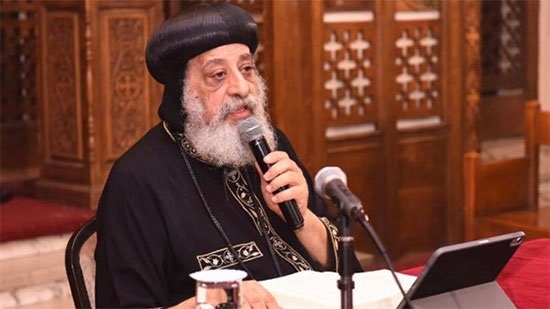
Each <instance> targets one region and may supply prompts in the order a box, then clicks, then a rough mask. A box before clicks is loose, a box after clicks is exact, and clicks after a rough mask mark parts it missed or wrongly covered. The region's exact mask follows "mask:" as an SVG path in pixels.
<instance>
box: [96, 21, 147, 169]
mask: <svg viewBox="0 0 550 309" xmlns="http://www.w3.org/2000/svg"><path fill="white" fill-rule="evenodd" d="M146 23H147V15H146V12H134V13H128V12H121V11H117V10H108V11H106V12H104V13H102V14H100V18H99V24H100V25H102V29H101V33H102V34H103V35H105V36H106V37H107V39H106V40H105V45H104V46H102V47H103V48H101V56H100V57H101V59H109V61H104V62H103V63H102V65H103V68H104V70H103V71H104V72H106V73H107V74H106V75H105V76H104V78H103V79H102V83H103V89H105V103H104V104H105V119H104V120H105V130H106V131H107V132H109V133H110V134H108V135H107V138H108V140H107V141H106V143H105V144H104V146H105V148H104V149H103V151H104V152H105V154H106V159H107V160H108V161H114V160H115V159H116V158H118V157H119V156H120V155H122V153H124V152H125V151H126V150H127V149H128V148H129V147H130V146H131V145H132V144H133V143H135V141H137V140H138V139H139V138H140V137H141V136H142V135H143V134H145V132H146V131H147V130H148V129H149V127H150V122H151V120H150V119H149V115H150V114H151V112H150V109H151V108H153V107H152V106H150V105H151V103H150V102H149V95H148V92H149V87H148V85H147V83H148V78H149V77H148V72H147V69H146V68H145V66H144V65H143V63H144V60H145V59H144V54H143V50H144V46H145V44H146V41H147V37H148V33H146V30H148V29H147V27H145V24H146Z"/></svg>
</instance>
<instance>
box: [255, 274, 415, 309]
mask: <svg viewBox="0 0 550 309" xmlns="http://www.w3.org/2000/svg"><path fill="white" fill-rule="evenodd" d="M396 275H397V278H398V279H399V282H401V286H402V287H403V289H404V290H405V292H406V291H407V290H408V289H409V288H410V286H411V285H412V284H413V282H414V280H415V279H416V277H415V276H409V275H405V274H400V273H396ZM339 279H340V275H339V274H338V273H335V272H317V271H302V272H297V273H294V274H291V275H288V276H284V277H280V278H275V279H270V280H264V281H260V283H261V284H262V285H263V286H264V287H265V288H266V289H267V290H268V291H269V292H271V293H272V294H273V296H274V297H275V299H277V302H278V303H279V305H280V306H281V307H283V308H284V309H308V308H311V309H313V308H315V309H325V308H326V309H336V308H340V298H341V296H340V295H341V291H340V289H338V286H337V281H338V280H339ZM353 281H354V282H355V288H354V289H353V308H354V309H364V308H368V309H373V308H375V309H376V308H380V309H386V308H392V309H393V308H395V307H397V305H399V302H400V301H401V299H402V298H403V295H402V294H401V291H400V290H399V287H398V286H397V283H396V282H395V280H394V278H393V276H392V275H391V272H390V271H389V270H387V269H382V270H376V271H368V272H361V273H356V274H353Z"/></svg>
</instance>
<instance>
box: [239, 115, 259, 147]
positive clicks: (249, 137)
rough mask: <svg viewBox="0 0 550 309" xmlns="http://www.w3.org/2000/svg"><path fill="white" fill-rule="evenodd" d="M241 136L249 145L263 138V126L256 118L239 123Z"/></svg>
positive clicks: (249, 118)
mask: <svg viewBox="0 0 550 309" xmlns="http://www.w3.org/2000/svg"><path fill="white" fill-rule="evenodd" d="M239 135H240V136H241V139H242V140H243V141H245V142H247V143H249V142H251V141H253V140H257V139H260V138H262V136H263V134H262V125H261V124H260V121H259V120H258V119H256V117H248V118H246V119H244V120H241V121H240V122H239Z"/></svg>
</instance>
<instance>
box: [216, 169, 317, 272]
mask: <svg viewBox="0 0 550 309" xmlns="http://www.w3.org/2000/svg"><path fill="white" fill-rule="evenodd" d="M225 184H226V187H227V188H228V191H229V192H231V194H232V195H233V197H234V198H235V199H236V200H237V202H239V204H240V205H241V207H242V208H243V209H244V211H245V212H246V213H247V214H248V215H249V216H250V218H252V221H253V222H254V225H255V226H256V229H257V230H258V233H260V235H261V234H262V231H267V234H268V239H269V241H270V242H271V244H272V245H273V249H275V252H276V253H277V254H278V255H279V256H280V257H281V258H283V259H284V260H285V261H287V262H288V263H289V264H291V265H292V266H293V267H294V268H295V269H296V270H297V271H303V270H312V269H313V268H312V267H311V265H310V264H309V263H308V261H307V260H306V259H304V257H303V256H301V255H300V254H299V253H298V252H297V251H296V250H294V248H292V247H291V246H290V245H289V244H287V243H286V242H285V241H284V240H283V239H282V238H281V237H280V236H279V235H278V234H277V232H276V231H275V230H274V229H273V227H272V226H271V223H270V222H269V219H268V217H267V214H266V213H265V210H264V208H263V207H258V210H259V211H260V213H257V212H256V208H255V207H254V203H253V199H255V200H256V202H257V203H258V205H262V204H261V203H260V201H259V200H258V197H257V196H256V195H255V194H251V193H250V191H249V190H248V188H249V186H248V184H247V182H246V180H245V179H244V177H243V175H242V174H241V172H240V171H239V170H236V169H232V170H230V171H229V172H228V173H227V177H226V179H225ZM260 216H261V218H265V220H260ZM262 222H263V223H264V226H263V228H261V227H260V225H261V224H262Z"/></svg>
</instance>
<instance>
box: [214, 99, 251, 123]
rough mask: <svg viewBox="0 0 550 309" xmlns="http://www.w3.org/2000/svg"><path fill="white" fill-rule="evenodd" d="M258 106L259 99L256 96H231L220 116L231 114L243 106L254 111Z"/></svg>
mask: <svg viewBox="0 0 550 309" xmlns="http://www.w3.org/2000/svg"><path fill="white" fill-rule="evenodd" d="M257 106H258V102H257V100H255V98H250V97H247V98H244V99H241V98H231V99H230V100H229V101H228V102H226V103H225V104H224V105H223V106H222V108H221V111H220V118H221V119H224V118H225V117H227V116H228V115H229V114H231V113H234V112H236V111H237V110H239V109H241V108H247V109H249V110H251V111H254V110H255V109H256V107H257Z"/></svg>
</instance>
